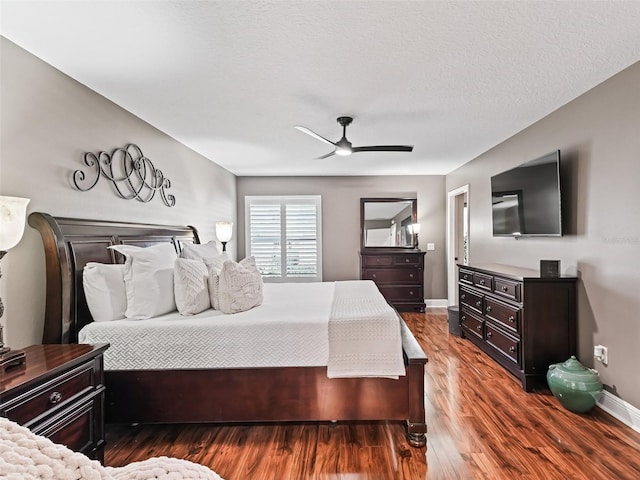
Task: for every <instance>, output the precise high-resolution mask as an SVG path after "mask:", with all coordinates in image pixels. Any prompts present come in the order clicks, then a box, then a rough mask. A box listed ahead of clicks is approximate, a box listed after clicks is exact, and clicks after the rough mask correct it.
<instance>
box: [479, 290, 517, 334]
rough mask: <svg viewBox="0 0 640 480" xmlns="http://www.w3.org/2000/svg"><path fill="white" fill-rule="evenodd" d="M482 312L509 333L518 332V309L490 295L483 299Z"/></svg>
mask: <svg viewBox="0 0 640 480" xmlns="http://www.w3.org/2000/svg"><path fill="white" fill-rule="evenodd" d="M484 314H485V315H486V317H487V318H489V319H490V320H493V321H494V322H496V323H499V324H500V325H502V326H503V327H505V328H506V329H507V330H508V331H510V332H511V333H514V334H516V335H519V334H520V309H519V308H515V307H512V306H511V305H506V304H504V303H502V302H498V301H497V300H494V299H492V298H490V297H485V299H484Z"/></svg>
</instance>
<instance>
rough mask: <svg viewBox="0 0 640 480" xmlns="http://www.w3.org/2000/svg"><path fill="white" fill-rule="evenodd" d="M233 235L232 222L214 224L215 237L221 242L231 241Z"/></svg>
mask: <svg viewBox="0 0 640 480" xmlns="http://www.w3.org/2000/svg"><path fill="white" fill-rule="evenodd" d="M232 234H233V222H216V236H217V237H218V240H220V241H221V242H225V243H226V242H228V241H229V240H231V236H232Z"/></svg>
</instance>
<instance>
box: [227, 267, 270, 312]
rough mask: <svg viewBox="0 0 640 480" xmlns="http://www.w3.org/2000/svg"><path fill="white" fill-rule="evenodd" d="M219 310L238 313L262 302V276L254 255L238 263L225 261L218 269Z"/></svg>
mask: <svg viewBox="0 0 640 480" xmlns="http://www.w3.org/2000/svg"><path fill="white" fill-rule="evenodd" d="M219 295H220V310H221V311H222V312H223V313H238V312H244V311H245V310H249V309H251V308H253V307H256V306H258V305H260V304H261V303H262V276H261V275H260V272H259V271H258V269H257V268H256V262H255V258H254V257H247V258H245V259H244V260H242V261H241V262H240V263H236V262H233V261H226V262H224V264H223V265H222V270H221V271H220V285H219Z"/></svg>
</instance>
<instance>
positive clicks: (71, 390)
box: [5, 365, 94, 427]
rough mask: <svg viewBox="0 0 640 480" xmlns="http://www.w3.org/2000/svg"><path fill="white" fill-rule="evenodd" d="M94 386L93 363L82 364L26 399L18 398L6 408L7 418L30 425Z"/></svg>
mask: <svg viewBox="0 0 640 480" xmlns="http://www.w3.org/2000/svg"><path fill="white" fill-rule="evenodd" d="M93 388H94V386H93V367H92V365H82V366H81V367H80V368H77V369H75V370H72V371H70V372H68V373H67V374H66V375H65V376H63V377H60V378H56V379H54V380H53V381H51V382H49V383H47V384H44V385H43V386H42V388H40V389H38V390H37V391H34V392H32V395H29V396H28V397H26V398H24V399H20V397H19V399H18V402H17V403H15V404H14V405H11V406H8V407H7V409H6V410H5V413H6V415H7V418H9V419H11V420H13V421H15V422H17V423H19V424H21V425H25V426H27V427H29V425H30V424H31V423H33V422H34V421H35V420H37V419H38V418H40V417H42V416H46V415H49V414H51V413H53V412H54V411H55V410H57V409H59V408H61V407H62V406H64V405H68V404H69V402H70V401H72V400H73V399H74V398H77V397H78V396H80V395H82V394H83V393H86V392H89V391H91V390H92V389H93Z"/></svg>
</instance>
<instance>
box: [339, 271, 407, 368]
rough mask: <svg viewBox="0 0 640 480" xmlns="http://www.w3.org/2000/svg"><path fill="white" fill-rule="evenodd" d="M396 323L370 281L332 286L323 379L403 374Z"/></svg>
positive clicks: (374, 285)
mask: <svg viewBox="0 0 640 480" xmlns="http://www.w3.org/2000/svg"><path fill="white" fill-rule="evenodd" d="M400 332H401V330H400V319H399V318H398V314H397V313H396V311H395V310H394V309H393V308H392V307H390V306H389V304H388V303H387V301H386V300H385V299H384V297H383V296H382V295H381V294H380V291H379V290H378V287H377V286H376V284H375V283H373V281H371V280H364V281H363V280H355V281H343V282H336V284H335V290H334V292H333V303H332V304H331V316H330V317H329V362H328V365H327V376H328V377H329V378H342V377H390V378H398V376H400V375H404V374H405V370H404V360H403V357H402V337H401V333H400Z"/></svg>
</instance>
